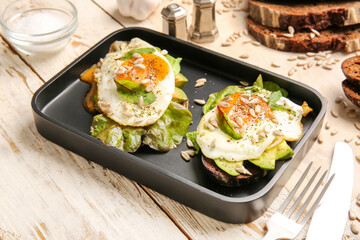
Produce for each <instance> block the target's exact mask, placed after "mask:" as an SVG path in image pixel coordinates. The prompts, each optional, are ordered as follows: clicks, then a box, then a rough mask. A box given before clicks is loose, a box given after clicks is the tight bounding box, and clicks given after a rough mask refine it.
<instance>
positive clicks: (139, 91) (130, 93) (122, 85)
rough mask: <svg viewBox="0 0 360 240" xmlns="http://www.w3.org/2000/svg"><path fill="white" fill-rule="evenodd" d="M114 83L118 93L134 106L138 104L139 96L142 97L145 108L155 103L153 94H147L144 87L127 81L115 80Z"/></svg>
mask: <svg viewBox="0 0 360 240" xmlns="http://www.w3.org/2000/svg"><path fill="white" fill-rule="evenodd" d="M115 83H116V86H117V91H118V93H119V94H121V95H122V96H123V97H124V98H125V99H126V100H128V101H131V102H132V103H134V104H137V103H138V101H139V98H140V96H142V97H143V100H144V105H145V106H146V105H149V104H150V103H152V102H154V101H155V98H156V97H155V94H154V93H153V92H147V91H146V87H145V85H142V84H139V83H135V82H132V81H129V80H117V81H115Z"/></svg>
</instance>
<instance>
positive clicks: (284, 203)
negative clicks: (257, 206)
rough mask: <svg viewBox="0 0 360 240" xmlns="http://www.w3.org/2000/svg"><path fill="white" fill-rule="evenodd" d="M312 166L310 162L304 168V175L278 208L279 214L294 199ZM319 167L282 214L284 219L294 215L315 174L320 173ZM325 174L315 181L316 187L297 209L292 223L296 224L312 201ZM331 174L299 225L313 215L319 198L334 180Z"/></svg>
mask: <svg viewBox="0 0 360 240" xmlns="http://www.w3.org/2000/svg"><path fill="white" fill-rule="evenodd" d="M311 166H312V162H311V163H310V164H309V166H308V167H307V168H306V170H305V171H304V173H303V174H302V176H301V177H300V179H299V181H298V182H297V183H296V185H295V187H294V188H293V190H292V191H291V192H290V194H289V196H288V197H287V198H286V199H285V201H284V202H283V204H282V205H281V206H280V208H279V209H278V212H279V213H283V212H284V210H285V208H286V207H287V206H288V205H289V203H290V201H291V199H292V198H293V197H294V195H295V193H296V192H297V190H298V189H299V187H300V185H301V184H302V182H303V181H304V179H305V177H306V175H307V174H308V172H309V170H310V167H311ZM320 168H321V167H319V168H318V169H317V170H316V171H315V173H314V174H313V175H312V176H311V178H310V180H309V182H308V183H307V184H306V186H305V187H304V188H303V190H302V191H301V193H300V195H299V196H298V198H297V200H296V201H295V202H294V204H293V205H292V206H291V207H290V208H289V210H288V211H287V212H286V213H284V214H283V215H284V216H285V217H288V218H290V216H291V215H292V214H293V213H294V211H295V209H296V207H297V206H298V205H299V203H300V201H301V200H302V199H303V198H304V196H305V194H306V192H307V191H308V190H309V188H310V186H311V185H312V183H313V182H314V180H315V178H316V176H317V174H318V173H319V171H320ZM326 174H327V171H325V172H324V173H323V174H322V175H321V177H320V178H319V180H318V181H317V183H316V185H315V186H314V188H313V189H312V191H311V193H310V194H309V196H308V197H307V199H306V200H305V202H304V204H303V205H302V206H301V208H300V209H299V211H298V212H297V213H296V214H295V215H294V216H293V217H292V218H291V219H292V220H293V221H295V222H297V221H298V220H299V219H300V217H301V215H302V214H303V213H304V211H305V209H306V207H307V206H308V205H309V203H310V202H311V200H312V199H313V197H314V195H315V193H316V191H317V189H318V188H319V187H320V185H321V183H322V181H323V180H324V178H325V176H326ZM334 175H335V174H333V175H332V176H331V177H330V178H329V180H328V181H327V183H326V184H325V186H324V188H323V189H322V191H321V192H320V194H319V195H318V197H317V198H316V200H315V202H314V203H313V205H312V207H311V208H310V210H309V211H308V212H307V213H306V215H305V216H304V217H303V219H302V221H301V222H300V224H302V225H303V224H305V223H306V222H307V221H308V220H309V218H310V217H311V216H312V214H313V213H314V211H315V209H316V207H317V206H318V204H319V202H320V200H321V198H322V197H323V195H324V194H325V192H326V190H327V188H328V187H329V185H330V183H331V181H332V180H333V178H334Z"/></svg>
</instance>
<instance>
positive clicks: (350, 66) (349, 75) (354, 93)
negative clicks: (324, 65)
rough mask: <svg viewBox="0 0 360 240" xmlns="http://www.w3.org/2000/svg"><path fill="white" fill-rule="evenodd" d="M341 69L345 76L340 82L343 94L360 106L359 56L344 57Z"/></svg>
mask: <svg viewBox="0 0 360 240" xmlns="http://www.w3.org/2000/svg"><path fill="white" fill-rule="evenodd" d="M341 70H342V71H343V73H344V75H345V77H346V80H344V81H343V82H342V88H343V91H344V93H345V96H346V97H347V98H348V99H349V100H350V101H351V102H352V103H353V104H355V105H356V106H358V107H359V108H360V56H354V57H350V58H347V59H345V60H344V61H343V63H342V64H341Z"/></svg>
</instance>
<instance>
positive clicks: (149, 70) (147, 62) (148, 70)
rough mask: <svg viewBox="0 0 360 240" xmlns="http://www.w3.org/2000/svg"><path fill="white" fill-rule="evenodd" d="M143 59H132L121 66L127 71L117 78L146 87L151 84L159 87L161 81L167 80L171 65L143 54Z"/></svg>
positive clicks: (156, 57)
mask: <svg viewBox="0 0 360 240" xmlns="http://www.w3.org/2000/svg"><path fill="white" fill-rule="evenodd" d="M141 57H142V58H140V60H139V58H138V59H136V58H134V57H132V58H131V59H129V60H127V61H125V62H123V63H122V64H121V66H122V67H125V69H126V71H125V72H124V73H122V74H117V76H116V78H117V79H118V80H129V81H132V82H136V83H139V84H142V85H145V86H148V85H150V84H152V85H157V83H158V82H159V81H162V80H164V79H165V77H166V76H167V75H168V73H169V64H168V63H167V62H166V61H165V60H164V59H162V58H161V57H159V56H156V55H154V54H147V53H143V54H141ZM141 59H142V61H141ZM145 79H148V80H149V81H146V80H145ZM144 80H145V81H144Z"/></svg>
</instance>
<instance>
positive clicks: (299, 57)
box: [297, 55, 307, 60]
mask: <svg viewBox="0 0 360 240" xmlns="http://www.w3.org/2000/svg"><path fill="white" fill-rule="evenodd" d="M297 58H298V59H302V60H305V59H307V56H306V55H299V56H297Z"/></svg>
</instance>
